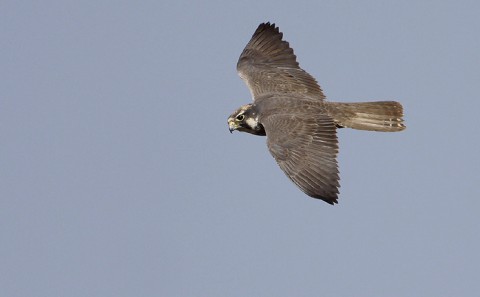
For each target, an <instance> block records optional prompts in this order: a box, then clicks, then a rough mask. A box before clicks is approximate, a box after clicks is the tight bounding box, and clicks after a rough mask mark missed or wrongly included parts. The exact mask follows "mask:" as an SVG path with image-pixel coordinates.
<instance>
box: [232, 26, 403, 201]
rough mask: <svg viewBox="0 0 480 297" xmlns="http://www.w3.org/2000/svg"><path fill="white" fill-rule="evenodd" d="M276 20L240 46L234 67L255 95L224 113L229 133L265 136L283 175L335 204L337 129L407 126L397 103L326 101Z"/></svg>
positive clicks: (310, 192)
mask: <svg viewBox="0 0 480 297" xmlns="http://www.w3.org/2000/svg"><path fill="white" fill-rule="evenodd" d="M282 37H283V34H282V33H281V32H280V31H279V29H278V27H276V26H275V24H270V23H262V24H260V25H259V26H258V28H257V30H256V31H255V33H254V34H253V36H252V38H251V40H250V41H249V42H248V44H247V46H246V47H245V49H244V50H243V52H242V54H241V55H240V58H239V60H238V63H237V71H238V74H239V75H240V77H241V78H242V79H243V80H244V81H245V83H246V84H247V86H248V88H249V89H250V92H251V94H252V97H253V103H249V104H246V105H243V106H241V107H240V108H239V109H237V110H236V111H235V112H234V113H232V114H231V115H230V116H229V117H228V126H229V130H230V132H232V131H234V130H238V131H241V132H247V133H250V134H254V135H259V136H267V147H268V150H269V151H270V153H271V154H272V156H273V157H274V158H275V160H276V161H277V163H278V165H279V166H280V168H281V169H282V170H283V171H284V172H285V174H286V175H287V176H288V177H289V178H290V179H291V180H292V181H293V182H294V183H295V184H296V185H297V186H298V187H299V188H300V189H301V190H302V191H303V192H304V193H305V194H307V195H308V196H311V197H313V198H318V199H322V200H323V201H325V202H327V203H329V204H335V203H338V202H337V199H338V193H339V191H338V188H339V187H340V184H339V174H338V165H337V160H336V159H337V154H338V140H337V135H336V131H337V128H353V129H358V130H368V131H382V132H397V131H402V130H403V129H405V125H404V124H403V118H402V117H403V108H402V105H401V104H400V103H398V102H395V101H377V102H359V103H340V102H328V101H326V100H325V95H324V94H323V92H322V89H321V88H320V86H319V85H318V83H317V81H316V80H315V79H314V78H313V77H312V76H311V75H310V74H308V73H307V72H306V71H305V70H303V69H302V68H300V66H299V64H298V62H297V60H296V56H295V54H294V53H293V49H292V48H290V46H289V43H288V42H287V41H285V40H283V39H282Z"/></svg>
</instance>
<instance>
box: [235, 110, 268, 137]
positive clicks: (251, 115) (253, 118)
mask: <svg viewBox="0 0 480 297" xmlns="http://www.w3.org/2000/svg"><path fill="white" fill-rule="evenodd" d="M228 129H229V130H230V133H232V132H233V131H234V130H238V131H241V132H247V133H251V134H254V135H260V136H265V135H266V134H265V129H264V128H263V126H262V124H260V123H259V122H258V114H257V112H256V111H255V107H254V105H253V104H246V105H243V106H241V107H240V108H239V109H237V110H235V112H234V113H232V114H231V115H230V116H229V117H228Z"/></svg>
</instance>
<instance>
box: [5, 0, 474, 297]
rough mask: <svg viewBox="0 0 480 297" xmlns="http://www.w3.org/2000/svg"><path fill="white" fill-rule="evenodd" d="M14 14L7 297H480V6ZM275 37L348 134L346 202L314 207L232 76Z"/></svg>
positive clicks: (119, 6)
mask: <svg viewBox="0 0 480 297" xmlns="http://www.w3.org/2000/svg"><path fill="white" fill-rule="evenodd" d="M280 2H282V1H273V0H272V1H260V0H259V1H235V2H234V1H210V2H194V1H168V2H167V1H97V0H96V1H65V0H62V1H2V2H1V3H0V44H1V47H0V51H1V55H0V137H1V144H0V295H1V296H9V297H17V296H18V297H20V296H22V297H23V296H38V297H39V296H45V297H47V296H48V297H52V296H70V297H73V296H102V297H105V296H335V297H338V296H369V297H371V296H390V297H396V296H436V297H441V296H476V295H478V294H480V255H479V254H480V219H479V213H480V190H479V186H480V173H479V170H480V158H479V156H478V154H479V152H480V136H479V135H480V132H479V129H480V120H479V118H478V112H479V110H480V103H479V102H480V100H479V98H478V97H479V90H478V89H479V85H480V17H479V16H480V2H478V1H473V0H472V1H353V0H352V1H310V2H309V1H283V2H284V3H283V4H280ZM264 21H271V22H275V23H277V24H278V25H279V26H280V29H281V31H283V32H284V37H285V38H286V40H288V41H289V42H290V44H291V45H292V47H293V48H294V50H295V53H296V54H297V56H298V60H299V62H300V65H301V66H302V67H303V68H304V69H305V70H307V71H308V72H309V73H311V74H312V75H313V76H314V77H316V78H317V80H318V81H319V83H320V85H321V86H322V88H323V89H324V91H325V94H326V95H327V98H328V99H329V100H331V101H371V100H398V101H400V102H402V104H403V105H404V108H405V114H406V115H405V119H406V124H407V127H408V128H407V130H405V131H404V132H401V133H390V134H386V133H373V132H364V131H354V130H347V129H342V130H340V131H339V133H338V134H339V139H340V155H339V164H340V174H341V188H340V199H339V204H338V205H336V206H330V205H328V204H326V203H324V202H322V201H320V200H316V199H311V198H309V197H307V196H305V195H304V194H303V193H302V192H301V191H300V190H298V189H297V188H296V187H295V186H294V185H293V184H292V183H291V182H290V181H289V180H288V179H287V178H286V177H285V176H284V174H283V173H282V172H281V170H280V169H279V168H278V166H277V165H276V164H275V161H274V159H273V158H272V157H271V156H270V154H269V153H268V151H267V148H266V145H265V138H261V137H255V136H252V135H248V134H245V133H234V134H232V135H231V134H230V133H228V127H227V122H226V119H227V116H228V115H229V114H230V113H231V112H233V110H235V109H236V108H237V107H239V106H240V105H242V104H245V103H248V102H250V93H249V92H248V89H247V88H246V86H245V85H244V84H243V82H242V81H241V79H240V78H239V77H238V76H237V74H236V69H235V66H236V63H237V58H238V56H239V54H240V52H241V51H242V49H243V47H244V46H245V45H246V43H247V42H248V40H249V39H250V37H251V35H252V33H253V32H254V30H255V29H256V27H257V26H258V24H259V23H261V22H264Z"/></svg>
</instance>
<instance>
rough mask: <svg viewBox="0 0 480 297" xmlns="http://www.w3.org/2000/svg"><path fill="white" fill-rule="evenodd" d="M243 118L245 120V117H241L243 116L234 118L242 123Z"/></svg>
mask: <svg viewBox="0 0 480 297" xmlns="http://www.w3.org/2000/svg"><path fill="white" fill-rule="evenodd" d="M244 118H245V115H243V114H239V115H237V117H236V119H237V121H243V119H244Z"/></svg>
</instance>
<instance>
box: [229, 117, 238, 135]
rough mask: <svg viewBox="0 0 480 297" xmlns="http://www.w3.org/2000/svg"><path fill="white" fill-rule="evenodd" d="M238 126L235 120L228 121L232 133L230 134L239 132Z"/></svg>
mask: <svg viewBox="0 0 480 297" xmlns="http://www.w3.org/2000/svg"><path fill="white" fill-rule="evenodd" d="M237 128H238V127H237V125H235V122H234V121H233V120H228V130H229V131H230V133H232V132H233V131H235V130H237Z"/></svg>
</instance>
